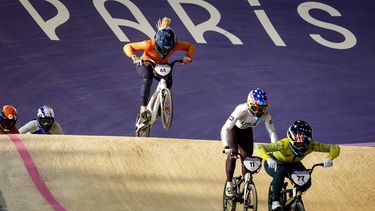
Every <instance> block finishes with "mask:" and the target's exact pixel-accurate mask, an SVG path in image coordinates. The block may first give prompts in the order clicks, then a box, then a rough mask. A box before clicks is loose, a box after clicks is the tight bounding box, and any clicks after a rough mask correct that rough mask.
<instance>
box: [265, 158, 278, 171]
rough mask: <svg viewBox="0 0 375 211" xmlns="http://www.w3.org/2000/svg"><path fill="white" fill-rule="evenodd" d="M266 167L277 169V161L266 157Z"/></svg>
mask: <svg viewBox="0 0 375 211" xmlns="http://www.w3.org/2000/svg"><path fill="white" fill-rule="evenodd" d="M267 163H268V167H270V168H271V169H274V170H275V171H276V170H277V162H276V160H274V159H273V158H268V159H267Z"/></svg>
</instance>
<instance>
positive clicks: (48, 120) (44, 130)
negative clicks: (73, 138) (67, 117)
mask: <svg viewBox="0 0 375 211" xmlns="http://www.w3.org/2000/svg"><path fill="white" fill-rule="evenodd" d="M19 131H20V133H22V134H29V133H31V134H57V135H62V134H64V132H63V129H62V128H61V126H60V124H59V123H57V122H56V121H55V113H54V111H53V109H52V108H51V107H49V106H46V105H44V106H42V107H40V108H39V109H38V113H37V119H35V120H31V121H30V122H28V123H26V124H25V125H24V126H22V127H21V128H20V129H19Z"/></svg>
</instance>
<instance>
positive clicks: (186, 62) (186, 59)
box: [182, 56, 191, 64]
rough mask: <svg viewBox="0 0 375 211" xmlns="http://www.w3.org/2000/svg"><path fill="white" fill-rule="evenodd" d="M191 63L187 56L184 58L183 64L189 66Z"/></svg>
mask: <svg viewBox="0 0 375 211" xmlns="http://www.w3.org/2000/svg"><path fill="white" fill-rule="evenodd" d="M190 62H191V58H190V57H188V56H185V57H184V58H182V64H189V63H190Z"/></svg>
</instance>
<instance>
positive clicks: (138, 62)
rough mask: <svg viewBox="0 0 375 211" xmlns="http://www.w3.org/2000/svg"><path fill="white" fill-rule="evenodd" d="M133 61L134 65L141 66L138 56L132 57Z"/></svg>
mask: <svg viewBox="0 0 375 211" xmlns="http://www.w3.org/2000/svg"><path fill="white" fill-rule="evenodd" d="M132 60H133V64H141V60H140V59H139V58H138V56H136V55H133V56H132Z"/></svg>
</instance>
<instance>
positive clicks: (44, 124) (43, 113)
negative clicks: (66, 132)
mask: <svg viewBox="0 0 375 211" xmlns="http://www.w3.org/2000/svg"><path fill="white" fill-rule="evenodd" d="M36 116H37V120H38V123H39V126H40V127H41V128H43V129H44V130H46V131H48V130H49V129H51V127H52V125H53V123H54V121H55V113H54V112H53V109H52V108H51V107H49V106H46V105H44V106H42V107H40V108H39V109H38V113H37V115H36Z"/></svg>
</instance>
